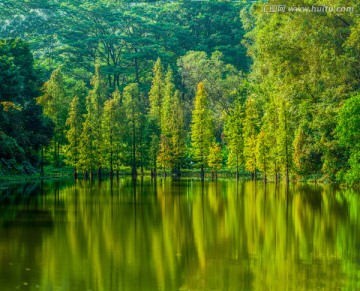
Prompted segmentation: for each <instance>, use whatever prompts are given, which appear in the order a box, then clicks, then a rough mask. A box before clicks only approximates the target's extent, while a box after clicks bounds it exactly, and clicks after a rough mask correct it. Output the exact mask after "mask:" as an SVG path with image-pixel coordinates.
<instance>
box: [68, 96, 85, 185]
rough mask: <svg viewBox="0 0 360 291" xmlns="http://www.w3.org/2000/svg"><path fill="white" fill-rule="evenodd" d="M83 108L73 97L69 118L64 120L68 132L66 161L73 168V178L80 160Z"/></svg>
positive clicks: (76, 98) (77, 99)
mask: <svg viewBox="0 0 360 291" xmlns="http://www.w3.org/2000/svg"><path fill="white" fill-rule="evenodd" d="M82 111H83V108H81V104H80V102H79V98H78V97H77V96H75V97H74V98H73V100H72V101H71V103H70V110H69V116H68V118H67V120H66V125H67V126H68V130H67V132H66V138H67V140H68V145H66V148H65V153H66V157H67V159H66V161H67V162H68V163H69V164H70V165H72V166H73V167H74V176H75V178H76V177H77V174H78V167H79V158H80V136H81V132H82V125H83V122H84V120H83V115H82Z"/></svg>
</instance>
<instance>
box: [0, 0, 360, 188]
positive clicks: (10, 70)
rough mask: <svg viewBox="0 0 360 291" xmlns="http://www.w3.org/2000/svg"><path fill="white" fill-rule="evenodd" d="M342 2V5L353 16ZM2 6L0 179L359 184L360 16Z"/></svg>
mask: <svg viewBox="0 0 360 291" xmlns="http://www.w3.org/2000/svg"><path fill="white" fill-rule="evenodd" d="M345 2H346V3H345ZM344 3H345V4H346V6H347V7H352V8H353V9H352V11H340V9H339V10H338V11H332V10H331V9H330V10H326V9H325V10H324V9H323V10H321V11H318V12H314V11H313V12H301V11H286V10H285V11H282V10H281V11H271V10H268V8H269V7H270V8H271V7H275V6H276V5H278V2H276V1H272V0H270V1H267V2H266V3H261V1H215V0H210V1H138V2H136V1H125V0H124V1H116V0H112V1H111V0H86V1H78V0H67V1H56V0H49V1H45V0H34V1H33V0H32V1H26V0H17V1H15V0H3V1H1V3H0V174H1V175H11V174H41V175H44V168H45V169H46V168H47V167H50V166H51V167H53V168H64V167H71V168H72V170H73V171H74V175H75V176H77V175H78V174H81V175H84V176H85V177H90V178H91V177H93V176H99V177H100V176H101V175H110V176H114V175H119V174H129V175H130V174H131V175H133V176H136V175H145V174H149V175H152V176H156V175H161V176H166V175H169V176H170V175H172V176H177V177H178V176H181V175H182V174H184V173H187V174H189V173H191V174H196V175H199V176H200V177H201V178H202V179H204V177H205V176H211V177H213V178H215V177H217V175H221V174H232V175H234V176H236V177H240V176H247V177H252V178H253V179H262V180H263V181H274V182H279V181H285V182H290V181H298V180H316V181H322V182H340V183H344V184H347V185H351V186H356V185H359V184H360V141H359V140H360V18H359V14H358V13H359V11H360V3H359V1H357V0H348V1H342V0H326V1H316V0H315V1H312V2H311V4H309V1H305V0H290V1H287V2H286V5H287V7H291V6H292V5H293V6H297V7H298V6H307V5H318V6H324V5H327V6H329V7H330V6H331V7H343V6H344Z"/></svg>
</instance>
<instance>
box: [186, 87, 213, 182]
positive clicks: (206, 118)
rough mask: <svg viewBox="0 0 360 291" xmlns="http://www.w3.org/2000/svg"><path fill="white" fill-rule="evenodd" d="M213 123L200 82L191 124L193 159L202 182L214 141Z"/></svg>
mask: <svg viewBox="0 0 360 291" xmlns="http://www.w3.org/2000/svg"><path fill="white" fill-rule="evenodd" d="M212 123H213V120H212V118H211V111H210V109H209V100H208V95H207V93H206V91H205V87H204V83H202V82H200V83H199V85H198V89H197V92H196V95H195V102H194V110H193V116H192V122H191V145H192V149H193V158H194V160H195V162H196V163H197V166H198V167H199V168H200V175H201V179H202V180H204V177H205V167H206V165H207V160H208V156H209V149H210V145H211V142H212V141H213V140H214V133H213V124H212Z"/></svg>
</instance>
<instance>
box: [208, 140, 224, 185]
mask: <svg viewBox="0 0 360 291" xmlns="http://www.w3.org/2000/svg"><path fill="white" fill-rule="evenodd" d="M222 160H223V157H222V152H221V146H220V145H219V144H217V143H216V142H212V143H211V146H210V149H209V156H208V165H209V168H210V169H211V174H212V178H213V179H217V173H218V171H219V170H220V169H221V168H222Z"/></svg>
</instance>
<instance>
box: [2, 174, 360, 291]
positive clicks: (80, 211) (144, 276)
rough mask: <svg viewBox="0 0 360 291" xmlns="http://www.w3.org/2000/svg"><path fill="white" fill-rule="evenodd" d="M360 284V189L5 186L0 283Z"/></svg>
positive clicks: (50, 286)
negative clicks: (358, 190) (356, 190)
mask: <svg viewBox="0 0 360 291" xmlns="http://www.w3.org/2000/svg"><path fill="white" fill-rule="evenodd" d="M17 289H21V290H81V291H83V290H360V196H359V193H357V192H355V191H351V190H335V189H333V188H331V187H330V186H309V185H291V186H290V187H288V188H286V187H285V185H280V186H275V185H274V184H268V185H266V187H265V186H264V185H263V184H262V183H256V184H255V183H253V182H239V183H236V181H229V180H220V181H218V182H210V181H208V182H205V184H204V185H202V184H201V182H200V181H198V180H191V179H184V180H181V181H171V179H167V180H166V181H163V180H157V181H156V182H154V181H151V180H150V179H144V180H143V181H142V182H141V181H140V180H138V181H137V183H136V184H134V183H132V181H131V179H120V180H114V181H110V180H106V181H102V182H98V181H94V182H92V183H91V182H89V181H78V182H77V183H76V184H74V183H73V181H63V182H42V183H40V182H39V183H37V184H0V290H17Z"/></svg>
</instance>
